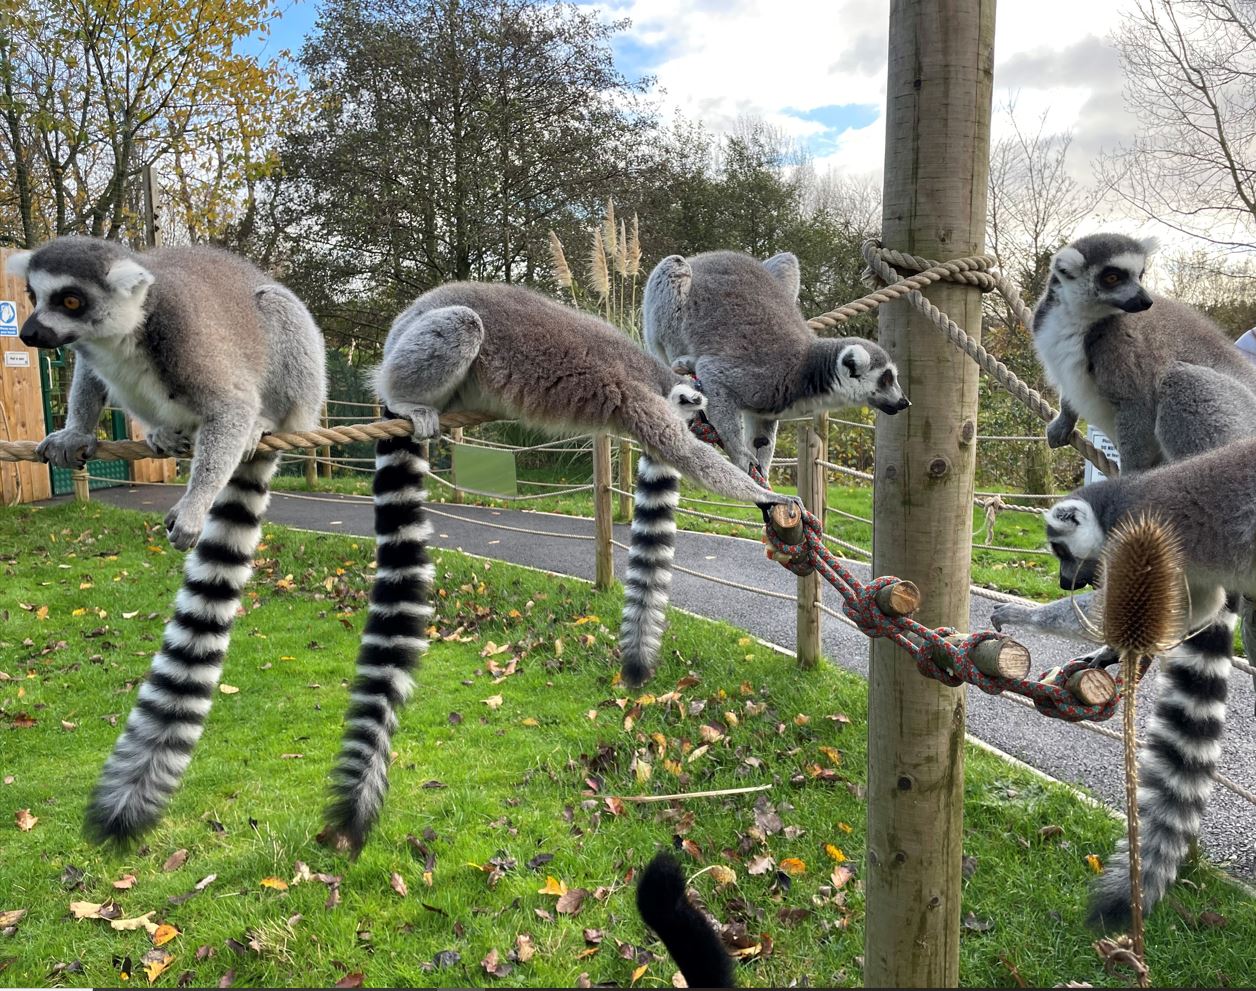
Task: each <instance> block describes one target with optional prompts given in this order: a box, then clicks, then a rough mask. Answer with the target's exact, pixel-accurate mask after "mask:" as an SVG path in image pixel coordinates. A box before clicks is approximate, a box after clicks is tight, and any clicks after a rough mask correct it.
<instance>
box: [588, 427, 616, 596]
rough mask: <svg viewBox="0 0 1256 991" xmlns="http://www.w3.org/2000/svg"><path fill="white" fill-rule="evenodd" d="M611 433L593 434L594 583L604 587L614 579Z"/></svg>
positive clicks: (601, 587) (603, 588) (600, 587)
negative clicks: (595, 558)
mask: <svg viewBox="0 0 1256 991" xmlns="http://www.w3.org/2000/svg"><path fill="white" fill-rule="evenodd" d="M611 478H612V475H611V436H610V434H594V435H593V532H594V534H595V540H594V542H595V544H596V552H597V565H596V567H595V569H594V575H593V587H594V588H596V589H598V590H605V589H608V588H610V587H611V585H612V583H613V582H614V581H615V565H614V557H613V548H612V546H611V533H612V529H611V524H612V522H613V519H612V517H611V513H612V505H613V503H612V500H611V495H612V493H611Z"/></svg>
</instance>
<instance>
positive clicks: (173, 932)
mask: <svg viewBox="0 0 1256 991" xmlns="http://www.w3.org/2000/svg"><path fill="white" fill-rule="evenodd" d="M178 935H179V930H178V929H176V928H175V927H174V926H172V925H171V924H170V923H169V922H163V923H162V924H161V925H159V926H158V927H157V930H156V932H154V933H153V946H165V945H166V944H167V943H169V942H170V941H171V940H172V939H174V938H175V937H176V936H178Z"/></svg>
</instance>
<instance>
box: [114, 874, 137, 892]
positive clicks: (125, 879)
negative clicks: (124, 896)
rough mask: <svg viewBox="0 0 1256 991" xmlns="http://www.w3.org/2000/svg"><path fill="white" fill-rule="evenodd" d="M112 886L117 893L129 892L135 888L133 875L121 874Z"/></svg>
mask: <svg viewBox="0 0 1256 991" xmlns="http://www.w3.org/2000/svg"><path fill="white" fill-rule="evenodd" d="M113 886H114V887H115V888H117V889H118V890H119V891H129V890H130V889H131V888H133V887H134V886H135V875H134V874H123V875H122V876H121V877H120V878H118V880H116V881H114V882H113Z"/></svg>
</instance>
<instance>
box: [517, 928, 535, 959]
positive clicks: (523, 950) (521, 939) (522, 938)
mask: <svg viewBox="0 0 1256 991" xmlns="http://www.w3.org/2000/svg"><path fill="white" fill-rule="evenodd" d="M534 953H536V946H534V945H533V943H532V937H531V936H530V935H528V934H527V933H519V935H517V936H516V937H515V959H517V960H518V961H519V962H520V963H527V962H528V961H529V960H531V959H532V955H533V954H534Z"/></svg>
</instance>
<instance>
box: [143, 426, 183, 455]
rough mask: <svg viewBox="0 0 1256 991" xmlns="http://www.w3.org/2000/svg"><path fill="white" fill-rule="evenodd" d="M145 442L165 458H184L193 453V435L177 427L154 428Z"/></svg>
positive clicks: (146, 435)
mask: <svg viewBox="0 0 1256 991" xmlns="http://www.w3.org/2000/svg"><path fill="white" fill-rule="evenodd" d="M144 440H145V441H146V442H147V444H148V446H149V447H151V448H152V449H153V450H154V451H156V452H157V454H159V455H161V456H162V457H164V458H184V457H187V456H188V455H189V454H191V453H192V435H191V434H190V433H187V432H185V431H183V430H180V429H178V428H177V427H154V428H153V429H152V430H150V431H149V432H148V433H146V434H145V435H144Z"/></svg>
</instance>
